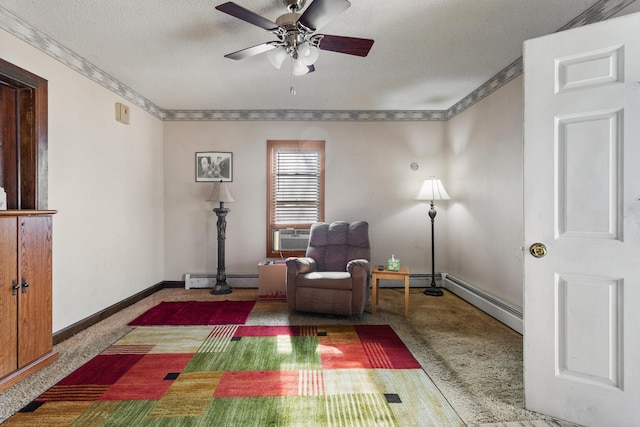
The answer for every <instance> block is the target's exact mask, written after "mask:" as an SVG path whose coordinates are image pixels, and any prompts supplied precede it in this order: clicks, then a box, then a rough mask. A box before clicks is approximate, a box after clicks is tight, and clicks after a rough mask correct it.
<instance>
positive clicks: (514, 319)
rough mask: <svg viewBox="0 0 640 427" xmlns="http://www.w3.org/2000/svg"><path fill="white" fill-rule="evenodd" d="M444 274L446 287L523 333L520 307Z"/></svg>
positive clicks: (443, 281) (443, 280)
mask: <svg viewBox="0 0 640 427" xmlns="http://www.w3.org/2000/svg"><path fill="white" fill-rule="evenodd" d="M442 276H443V279H442V283H443V286H444V288H445V289H447V290H449V291H450V292H452V293H454V294H456V295H457V296H459V297H460V298H462V299H463V300H465V301H467V302H468V303H469V304H471V305H474V306H476V307H478V308H479V309H480V310H482V311H484V312H485V313H487V314H488V315H490V316H492V317H494V318H495V319H497V320H499V321H500V322H502V323H504V324H505V325H507V326H508V327H510V328H511V329H513V330H514V331H516V332H518V333H519V334H522V331H523V321H522V311H521V310H520V309H518V308H517V307H514V306H513V305H511V304H509V303H507V302H505V301H502V300H501V299H500V298H497V297H495V296H493V295H490V294H488V293H486V292H485V291H483V290H482V289H478V288H477V287H475V286H473V285H471V284H470V283H467V282H465V281H464V280H462V279H458V278H457V277H454V276H452V275H450V274H446V273H442Z"/></svg>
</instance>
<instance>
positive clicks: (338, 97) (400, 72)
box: [0, 0, 637, 110]
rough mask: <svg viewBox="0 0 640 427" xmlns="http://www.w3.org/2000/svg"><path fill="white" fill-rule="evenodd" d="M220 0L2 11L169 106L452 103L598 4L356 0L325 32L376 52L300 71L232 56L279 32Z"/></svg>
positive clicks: (261, 8) (87, 3)
mask: <svg viewBox="0 0 640 427" xmlns="http://www.w3.org/2000/svg"><path fill="white" fill-rule="evenodd" d="M223 2H224V0H217V1H216V0H182V1H176V0H135V1H131V0H109V1H106V0H83V1H78V0H0V7H2V8H4V9H6V10H7V11H9V12H10V13H11V14H13V15H15V16H17V17H18V18H20V19H21V20H23V21H25V22H26V23H28V24H29V25H31V26H32V27H35V28H36V29H38V30H39V31H41V32H42V33H44V34H46V35H47V36H49V37H50V38H52V39H54V40H55V41H57V42H59V43H60V44H62V45H63V46H65V47H67V48H69V49H70V50H71V51H73V52H75V53H76V54H78V55H79V56H81V57H83V58H84V59H86V60H87V61H89V62H90V63H92V64H94V65H95V66H97V67H98V68H99V69H101V70H103V71H104V72H106V73H107V74H109V75H111V76H112V77H114V78H115V79H117V80H119V81H120V82H122V83H124V84H125V85H127V86H128V87H130V88H132V89H133V90H135V91H136V92H138V93H139V94H140V95H142V96H144V97H145V98H147V99H148V100H149V101H151V102H152V103H154V104H155V105H156V106H158V107H160V108H161V109H165V110H177V109H190V110H236V109H240V110H253V109H260V110H262V109H264V110H277V109H309V110H446V109H448V108H449V107H451V106H452V105H453V104H455V103H456V102H458V101H459V100H460V99H462V98H463V97H465V96H467V95H468V94H469V93H471V92H472V91H473V90H474V89H476V88H478V87H479V86H480V85H482V84H483V83H484V82H486V81H487V80H488V79H490V78H491V77H492V76H494V75H495V74H496V73H497V72H499V71H500V70H502V69H503V68H504V67H506V66H508V65H509V64H511V63H512V62H513V61H514V60H516V59H518V58H519V57H520V56H521V55H522V42H523V41H524V40H526V39H529V38H532V37H537V36H540V35H544V34H548V33H552V32H554V31H556V30H558V29H559V28H561V27H562V26H563V25H565V24H566V23H568V22H569V21H571V20H572V19H573V18H575V17H576V16H578V15H579V14H580V13H582V12H583V11H584V10H586V9H587V8H588V7H590V6H591V5H593V4H594V3H595V0H535V1H534V0H402V1H392V0H384V1H382V0H351V3H352V6H351V7H350V8H349V9H347V10H346V11H345V12H344V13H342V14H341V15H339V16H338V17H337V18H336V19H334V20H333V21H332V22H331V23H330V24H328V25H327V26H325V27H324V28H322V29H321V31H320V33H325V34H334V35H343V36H352V37H362V38H371V39H374V40H375V43H374V45H373V47H372V49H371V52H370V54H369V56H368V57H366V58H360V57H356V56H351V55H344V54H338V53H334V52H328V51H322V52H321V55H320V59H319V60H318V62H317V63H316V70H317V71H316V72H314V73H311V74H308V75H306V76H302V77H293V76H292V75H291V73H290V70H289V69H287V67H286V66H283V68H282V69H280V70H276V69H275V68H273V67H272V66H271V65H270V63H269V61H268V60H267V57H266V55H265V54H262V55H258V56H255V57H252V58H248V59H245V60H241V61H234V60H230V59H226V58H224V55H225V54H227V53H230V52H234V51H237V50H240V49H243V48H245V47H249V46H253V45H256V44H260V43H262V42H265V41H269V40H274V39H275V37H274V36H273V35H271V34H269V33H268V32H267V31H265V30H263V29H261V28H259V27H256V26H253V25H250V24H248V23H246V22H244V21H240V20H238V19H236V18H233V17H231V16H229V15H226V14H224V13H222V12H219V11H217V10H215V6H217V5H218V4H220V3H223ZM236 3H237V4H239V5H241V6H243V7H245V8H247V9H250V10H252V11H254V12H256V13H258V14H260V15H262V16H264V17H266V18H268V19H270V20H272V21H275V19H276V18H277V17H278V16H279V15H280V14H282V13H284V12H286V10H285V8H284V6H283V5H282V3H281V0H237V1H236ZM636 3H637V2H636ZM636 6H637V5H636V4H635V3H634V4H633V5H632V6H630V8H632V7H636ZM636 9H637V8H636ZM627 10H628V9H627ZM292 86H293V87H295V89H296V95H292V94H291V93H290V88H291V87H292Z"/></svg>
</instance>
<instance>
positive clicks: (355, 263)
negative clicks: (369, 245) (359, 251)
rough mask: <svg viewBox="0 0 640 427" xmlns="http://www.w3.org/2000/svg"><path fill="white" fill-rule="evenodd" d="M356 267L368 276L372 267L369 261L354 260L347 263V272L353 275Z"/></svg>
mask: <svg viewBox="0 0 640 427" xmlns="http://www.w3.org/2000/svg"><path fill="white" fill-rule="evenodd" d="M356 267H361V268H363V269H364V271H365V272H366V274H367V275H369V272H370V266H369V261H367V260H366V259H352V260H351V261H349V262H348V263H347V271H348V272H349V274H351V275H353V270H354V269H355V268H356Z"/></svg>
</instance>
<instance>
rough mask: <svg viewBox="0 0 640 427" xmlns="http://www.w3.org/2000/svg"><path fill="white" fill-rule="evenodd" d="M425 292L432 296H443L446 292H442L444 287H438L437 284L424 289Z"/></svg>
mask: <svg viewBox="0 0 640 427" xmlns="http://www.w3.org/2000/svg"><path fill="white" fill-rule="evenodd" d="M423 294H425V295H429V296H431V297H441V296H442V295H444V292H442V289H439V288H436V287H435V286H430V287H428V288H427V289H425V290H424V292H423Z"/></svg>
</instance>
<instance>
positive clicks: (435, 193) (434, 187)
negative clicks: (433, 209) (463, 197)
mask: <svg viewBox="0 0 640 427" xmlns="http://www.w3.org/2000/svg"><path fill="white" fill-rule="evenodd" d="M450 198H451V197H449V194H448V193H447V190H445V189H444V186H443V185H442V182H441V181H440V180H439V179H436V178H434V177H431V178H429V179H425V180H424V182H423V183H422V187H420V191H418V194H417V195H416V197H415V200H449V199H450Z"/></svg>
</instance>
